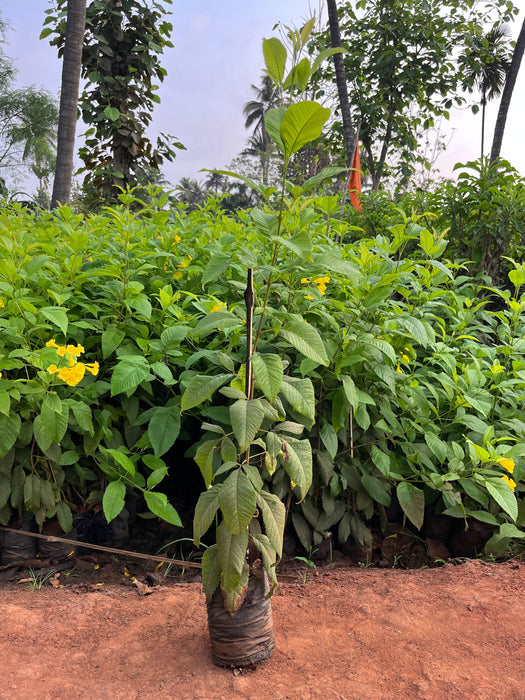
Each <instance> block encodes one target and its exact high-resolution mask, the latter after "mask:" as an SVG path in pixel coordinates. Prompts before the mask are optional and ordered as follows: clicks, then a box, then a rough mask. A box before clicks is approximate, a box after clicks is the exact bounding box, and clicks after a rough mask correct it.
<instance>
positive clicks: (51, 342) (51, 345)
mask: <svg viewBox="0 0 525 700" xmlns="http://www.w3.org/2000/svg"><path fill="white" fill-rule="evenodd" d="M59 347H60V346H59V345H57V344H56V341H55V339H54V338H53V339H52V340H48V341H47V343H46V348H59Z"/></svg>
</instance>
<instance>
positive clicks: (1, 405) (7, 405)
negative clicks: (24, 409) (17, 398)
mask: <svg viewBox="0 0 525 700" xmlns="http://www.w3.org/2000/svg"><path fill="white" fill-rule="evenodd" d="M10 410H11V397H10V396H9V394H8V393H7V391H0V413H3V414H4V416H8V415H9V412H10Z"/></svg>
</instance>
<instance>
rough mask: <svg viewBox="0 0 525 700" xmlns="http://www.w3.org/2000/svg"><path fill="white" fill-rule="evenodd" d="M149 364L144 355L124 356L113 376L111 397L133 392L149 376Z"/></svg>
mask: <svg viewBox="0 0 525 700" xmlns="http://www.w3.org/2000/svg"><path fill="white" fill-rule="evenodd" d="M149 370H150V367H149V362H148V361H147V360H146V358H145V357H143V356H142V355H124V356H122V357H121V358H120V360H119V362H118V364H117V365H116V366H115V368H114V369H113V374H112V375H111V396H115V395H116V394H121V393H123V392H133V391H135V389H136V388H137V387H138V385H139V384H140V383H141V382H143V381H144V380H145V379H146V377H147V376H148V375H149Z"/></svg>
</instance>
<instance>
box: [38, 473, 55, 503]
mask: <svg viewBox="0 0 525 700" xmlns="http://www.w3.org/2000/svg"><path fill="white" fill-rule="evenodd" d="M40 505H41V506H43V507H44V508H46V509H47V510H51V508H54V507H55V492H54V491H53V486H52V484H51V482H50V481H45V480H42V481H41V483H40Z"/></svg>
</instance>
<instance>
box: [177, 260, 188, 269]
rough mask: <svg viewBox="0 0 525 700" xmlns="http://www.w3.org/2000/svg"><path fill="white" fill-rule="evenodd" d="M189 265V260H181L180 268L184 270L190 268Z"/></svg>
mask: <svg viewBox="0 0 525 700" xmlns="http://www.w3.org/2000/svg"><path fill="white" fill-rule="evenodd" d="M189 264H190V261H189V260H181V261H180V265H179V267H183V268H184V267H188V265H189Z"/></svg>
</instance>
